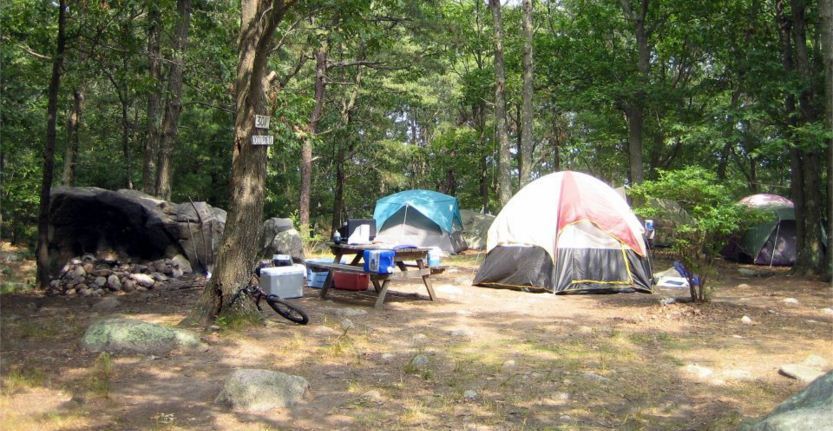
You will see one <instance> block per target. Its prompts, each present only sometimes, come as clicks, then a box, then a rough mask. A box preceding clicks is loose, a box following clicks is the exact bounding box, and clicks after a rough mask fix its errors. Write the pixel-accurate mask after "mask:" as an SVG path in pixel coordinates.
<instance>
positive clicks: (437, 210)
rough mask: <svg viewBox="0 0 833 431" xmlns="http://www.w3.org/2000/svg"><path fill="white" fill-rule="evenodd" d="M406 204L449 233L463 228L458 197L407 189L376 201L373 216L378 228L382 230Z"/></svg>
mask: <svg viewBox="0 0 833 431" xmlns="http://www.w3.org/2000/svg"><path fill="white" fill-rule="evenodd" d="M406 206H407V207H410V208H414V209H416V210H418V211H419V212H421V213H422V215H424V216H425V217H428V218H429V219H430V220H431V221H433V222H434V223H436V224H437V226H439V227H440V229H442V230H444V231H446V232H448V233H451V232H452V231H454V230H459V229H462V226H463V220H462V218H461V217H460V204H459V203H458V202H457V198H455V197H454V196H449V195H444V194H442V193H438V192H432V191H430V190H405V191H404V192H399V193H394V194H392V195H389V196H385V197H383V198H382V199H379V200H378V201H376V209H375V210H374V211H373V218H374V219H375V220H376V226H377V228H378V229H380V230H381V229H382V228H383V226H384V225H385V221H387V219H389V218H390V217H391V216H392V215H394V214H396V212H397V211H399V210H400V209H402V208H404V207H406Z"/></svg>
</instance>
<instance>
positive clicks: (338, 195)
mask: <svg viewBox="0 0 833 431" xmlns="http://www.w3.org/2000/svg"><path fill="white" fill-rule="evenodd" d="M335 145H336V147H337V148H336V161H335V162H336V163H335V168H336V177H335V180H336V182H335V193H334V194H333V218H332V222H331V223H330V235H331V236H332V235H334V234H335V232H336V230H338V228H339V227H341V223H342V222H343V221H344V220H343V219H342V216H343V214H344V180H345V175H344V159H345V157H344V154H345V151H344V143H343V142H337V143H336V144H335Z"/></svg>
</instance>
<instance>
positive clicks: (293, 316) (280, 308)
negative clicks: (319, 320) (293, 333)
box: [266, 295, 309, 325]
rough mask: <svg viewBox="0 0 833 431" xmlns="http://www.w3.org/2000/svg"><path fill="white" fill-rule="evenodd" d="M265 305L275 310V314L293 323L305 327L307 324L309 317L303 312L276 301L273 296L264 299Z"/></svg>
mask: <svg viewBox="0 0 833 431" xmlns="http://www.w3.org/2000/svg"><path fill="white" fill-rule="evenodd" d="M266 303H267V304H269V306H270V307H272V309H273V310H275V312H276V313H278V314H280V315H281V316H283V317H284V318H285V319H287V320H289V321H292V322H295V323H297V324H299V325H306V324H307V323H308V322H309V317H308V316H307V313H305V312H304V310H301V309H300V308H299V307H296V306H294V305H292V304H289V303H286V302H284V301H281V300H280V299H278V297H277V296H275V295H269V296H267V297H266Z"/></svg>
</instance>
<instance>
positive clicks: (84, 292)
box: [78, 284, 93, 296]
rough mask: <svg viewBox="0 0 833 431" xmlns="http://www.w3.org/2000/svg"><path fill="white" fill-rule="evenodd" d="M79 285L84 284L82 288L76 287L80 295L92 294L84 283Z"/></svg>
mask: <svg viewBox="0 0 833 431" xmlns="http://www.w3.org/2000/svg"><path fill="white" fill-rule="evenodd" d="M79 286H84V288H81V289H78V293H79V294H81V296H90V295H92V294H93V291H92V289H90V288H89V287H87V285H86V284H80V285H79Z"/></svg>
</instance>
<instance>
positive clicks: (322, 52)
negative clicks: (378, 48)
mask: <svg viewBox="0 0 833 431" xmlns="http://www.w3.org/2000/svg"><path fill="white" fill-rule="evenodd" d="M326 77H327V45H326V44H324V43H322V45H321V46H320V47H319V48H318V50H317V51H316V52H315V106H314V107H313V108H312V113H311V114H310V118H309V126H307V137H306V139H304V142H303V143H302V144H301V190H300V200H301V202H300V203H299V205H298V208H299V209H298V213H299V218H300V223H301V226H300V228H301V232H304V233H305V234H306V233H308V232H309V218H310V217H309V214H310V210H309V205H310V194H311V188H312V144H313V142H314V141H315V133H316V129H317V127H318V122H319V121H320V120H321V115H322V112H323V110H324V94H325V91H326V86H327V82H326Z"/></svg>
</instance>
